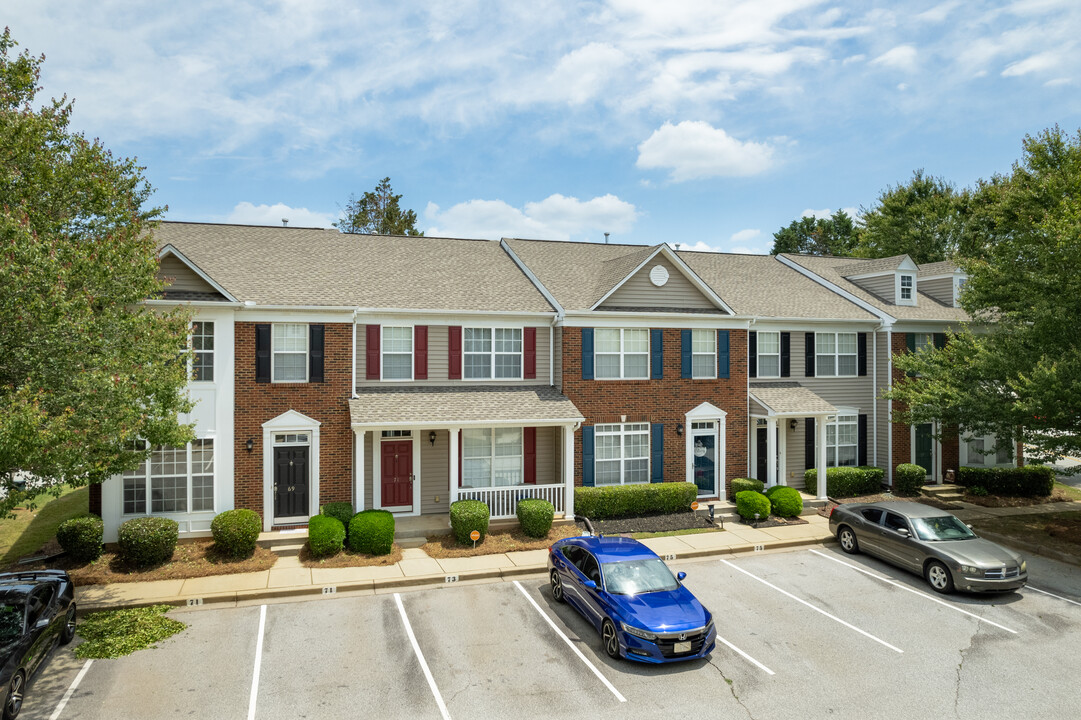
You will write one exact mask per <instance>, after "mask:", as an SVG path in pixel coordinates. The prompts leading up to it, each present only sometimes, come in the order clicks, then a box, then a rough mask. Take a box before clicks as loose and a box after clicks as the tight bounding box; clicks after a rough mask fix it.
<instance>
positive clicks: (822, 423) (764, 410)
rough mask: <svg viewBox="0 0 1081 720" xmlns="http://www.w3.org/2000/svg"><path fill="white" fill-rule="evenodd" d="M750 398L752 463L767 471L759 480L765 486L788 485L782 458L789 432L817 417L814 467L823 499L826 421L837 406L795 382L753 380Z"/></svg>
mask: <svg viewBox="0 0 1081 720" xmlns="http://www.w3.org/2000/svg"><path fill="white" fill-rule="evenodd" d="M749 397H750V401H751V402H750V415H749V417H750V424H751V453H750V454H751V456H752V457H753V458H754V459H755V461H756V462H755V463H753V464H752V466H753V467H754V466H757V467H758V468H760V469H761V470H764V474H765V477H758V479H759V480H761V481H762V482H764V483H765V484H766V487H773V486H774V485H787V484H788V483H787V480H786V474H785V471H784V469H785V467H786V464H785V462H784V460H785V458H784V457H783V455H784V448H786V447H787V446H788V442H787V440H788V435H789V433H790V431H791V430H792V426H793V425H798V423H799V422H800V421H801V420H805V419H806V418H814V430H813V431H811V432H813V433H814V434H815V436H816V437H814V438H813V439H814V450H815V452H814V458H815V463H814V467H815V469H816V470H817V473H818V499H820V500H824V499H825V498H826V492H827V490H826V466H827V460H826V424H827V423H828V422H830V421H832V420H834V419H835V418H836V415H837V408H835V407H834V406H833V405H831V404H830V403H828V402H826V401H825V400H823V399H822V398H821V397H820V396H818V395H817V394H815V393H814V392H813V391H811V390H810V389H809V388H805V387H803V386H801V385H800V384H799V383H796V382H785V383H751V384H750V387H749ZM806 424H807V423H805V425H806ZM807 430H808V428H806V427H805V431H807ZM808 452H810V451H809V450H808ZM808 469H809V468H808ZM756 474H761V472H756Z"/></svg>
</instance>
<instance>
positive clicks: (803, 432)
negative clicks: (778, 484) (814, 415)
mask: <svg viewBox="0 0 1081 720" xmlns="http://www.w3.org/2000/svg"><path fill="white" fill-rule="evenodd" d="M784 432H785V433H786V435H785V483H786V484H787V485H788V486H789V487H794V488H796V489H797V490H802V489H803V488H805V487H806V486H807V481H806V479H805V478H804V475H803V474H804V472H805V471H806V470H807V468H806V467H805V464H804V461H805V460H806V458H805V457H804V453H805V449H804V444H803V441H804V438H805V437H807V420H806V418H799V419H798V420H797V421H796V429H795V430H790V429H789V428H788V427H787V425H786V427H785V430H784Z"/></svg>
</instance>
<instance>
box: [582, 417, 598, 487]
mask: <svg viewBox="0 0 1081 720" xmlns="http://www.w3.org/2000/svg"><path fill="white" fill-rule="evenodd" d="M593 448H594V445H593V426H592V425H583V426H582V485H583V486H584V487H593V485H594V484H595V483H594V482H593V459H594V454H595V451H594V449H593Z"/></svg>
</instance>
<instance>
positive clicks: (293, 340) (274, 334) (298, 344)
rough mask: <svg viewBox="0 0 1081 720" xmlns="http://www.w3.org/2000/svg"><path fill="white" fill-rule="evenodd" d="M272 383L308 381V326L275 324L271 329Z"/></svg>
mask: <svg viewBox="0 0 1081 720" xmlns="http://www.w3.org/2000/svg"><path fill="white" fill-rule="evenodd" d="M271 347H272V348H273V352H272V353H271V363H272V364H273V370H272V377H273V378H274V382H307V381H308V326H307V325H306V324H302V323H275V324H274V325H273V327H272V328H271Z"/></svg>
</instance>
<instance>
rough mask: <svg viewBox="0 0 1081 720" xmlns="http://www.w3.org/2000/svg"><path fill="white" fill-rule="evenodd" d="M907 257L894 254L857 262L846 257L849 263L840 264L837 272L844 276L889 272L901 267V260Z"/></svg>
mask: <svg viewBox="0 0 1081 720" xmlns="http://www.w3.org/2000/svg"><path fill="white" fill-rule="evenodd" d="M906 257H908V256H907V255H893V256H891V257H884V258H876V259H874V260H857V261H856V262H852V258H844V260H846V261H847V263H848V264H845V265H840V266H838V267H837V272H838V273H840V274H841V275H843V276H844V277H852V276H853V275H866V274H869V273H875V272H889V271H890V270H896V269H897V268H898V267H900V266H901V262H902V261H903V260H904V259H905V258H906Z"/></svg>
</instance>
